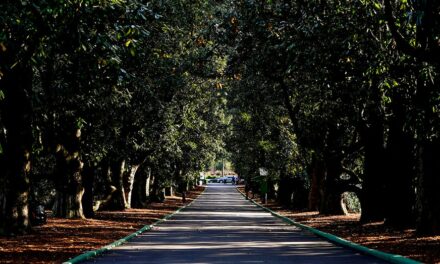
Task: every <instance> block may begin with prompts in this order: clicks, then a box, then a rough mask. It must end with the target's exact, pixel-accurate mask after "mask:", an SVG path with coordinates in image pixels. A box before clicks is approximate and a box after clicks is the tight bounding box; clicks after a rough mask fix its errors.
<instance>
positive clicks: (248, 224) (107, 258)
mask: <svg viewBox="0 0 440 264" xmlns="http://www.w3.org/2000/svg"><path fill="white" fill-rule="evenodd" d="M91 262H93V263H385V262H383V261H381V260H378V259H375V258H373V257H368V256H363V255H361V254H358V253H356V252H353V251H351V250H348V249H344V248H341V247H338V246H335V245H333V244H331V243H329V242H327V241H325V240H322V239H320V238H317V237H315V236H313V235H311V234H309V233H307V232H303V231H301V230H300V229H298V228H296V227H294V226H289V225H286V224H284V223H283V222H282V221H281V220H279V219H277V218H275V217H273V216H272V215H270V214H269V213H266V212H264V211H262V210H261V209H260V208H258V207H256V206H255V205H253V204H251V203H250V202H249V201H246V200H245V199H243V197H242V196H241V195H240V194H239V193H238V192H237V191H236V189H235V186H231V185H229V184H228V185H224V184H213V185H209V186H208V188H207V189H206V191H205V192H204V193H203V194H202V195H201V196H200V197H199V198H198V199H197V200H196V202H194V203H193V204H192V205H191V206H190V207H188V208H186V209H184V210H182V211H181V212H180V213H178V214H177V215H175V216H174V217H173V218H171V219H170V220H168V221H167V222H165V223H163V224H160V225H159V226H157V227H156V228H154V230H152V231H147V232H145V233H143V234H141V235H140V236H138V237H136V238H134V239H133V240H131V241H130V242H129V243H127V244H124V245H122V246H120V247H117V248H115V249H114V250H111V251H109V252H108V253H106V254H104V255H103V256H102V257H99V258H97V259H94V260H92V261H91Z"/></svg>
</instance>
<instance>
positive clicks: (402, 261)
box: [237, 188, 421, 264]
mask: <svg viewBox="0 0 440 264" xmlns="http://www.w3.org/2000/svg"><path fill="white" fill-rule="evenodd" d="M237 191H238V192H239V193H240V194H241V195H243V196H244V197H245V198H246V194H244V193H242V192H241V191H240V190H239V189H238V188H237ZM248 200H249V201H250V202H252V203H253V204H255V205H256V206H258V207H260V208H261V209H263V210H264V211H266V212H269V213H270V214H272V215H273V216H275V217H277V218H279V219H281V220H283V222H285V223H287V224H289V225H294V226H296V227H299V228H301V229H303V230H306V231H309V232H310V233H312V234H314V235H316V236H318V237H322V238H324V239H326V240H328V241H330V242H332V243H334V244H336V245H339V246H343V247H346V248H349V249H352V250H355V251H357V252H360V253H362V254H365V255H370V256H374V257H376V258H379V259H382V260H385V261H388V262H390V263H395V264H419V263H421V262H418V261H416V260H413V259H410V258H406V257H404V256H401V255H395V254H389V253H385V252H382V251H379V250H376V249H371V248H367V247H364V246H361V245H359V244H356V243H353V242H350V241H348V240H345V239H343V238H340V237H337V236H335V235H332V234H329V233H326V232H323V231H320V230H318V229H315V228H313V227H310V226H307V225H303V224H300V223H298V222H295V221H294V220H292V219H290V218H288V217H285V216H282V215H280V214H278V213H276V212H274V211H272V210H271V209H269V208H267V207H264V206H262V205H261V204H259V203H257V202H256V201H254V200H253V199H250V198H248Z"/></svg>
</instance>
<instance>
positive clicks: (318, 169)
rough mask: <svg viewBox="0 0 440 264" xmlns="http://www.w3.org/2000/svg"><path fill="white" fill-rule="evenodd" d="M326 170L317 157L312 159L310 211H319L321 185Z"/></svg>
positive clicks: (314, 156)
mask: <svg viewBox="0 0 440 264" xmlns="http://www.w3.org/2000/svg"><path fill="white" fill-rule="evenodd" d="M324 174H325V169H324V164H323V162H322V161H320V160H319V159H318V158H317V157H316V155H313V157H312V164H311V165H310V191H309V203H308V208H309V210H313V211H315V210H319V204H320V201H321V194H320V189H321V183H322V180H323V179H324Z"/></svg>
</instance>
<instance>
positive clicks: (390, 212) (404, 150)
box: [384, 94, 416, 228]
mask: <svg viewBox="0 0 440 264" xmlns="http://www.w3.org/2000/svg"><path fill="white" fill-rule="evenodd" d="M401 101H402V99H401V98H400V96H399V95H398V94H396V95H394V96H393V99H392V111H393V118H392V119H391V120H390V129H389V133H388V144H387V157H389V166H388V170H387V171H386V172H387V177H386V178H385V179H384V180H385V181H386V192H385V195H386V198H387V199H385V201H386V204H385V207H386V210H385V218H386V220H385V223H386V224H387V225H390V226H393V227H395V228H407V227H412V226H414V224H415V212H414V210H413V207H414V204H415V186H414V179H415V174H416V172H415V171H414V167H415V155H414V153H413V149H414V147H415V142H414V139H413V136H411V135H410V134H409V133H408V132H406V131H405V122H406V113H405V109H404V106H403V103H402V102H401Z"/></svg>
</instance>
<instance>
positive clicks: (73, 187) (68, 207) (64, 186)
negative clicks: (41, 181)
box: [52, 129, 85, 218]
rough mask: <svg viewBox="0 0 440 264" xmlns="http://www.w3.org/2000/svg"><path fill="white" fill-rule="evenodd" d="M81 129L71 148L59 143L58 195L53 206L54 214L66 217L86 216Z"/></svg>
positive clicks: (57, 167) (57, 154) (57, 157)
mask: <svg viewBox="0 0 440 264" xmlns="http://www.w3.org/2000/svg"><path fill="white" fill-rule="evenodd" d="M80 136H81V131H80V129H77V131H76V133H75V135H74V136H73V137H74V139H73V141H77V142H72V143H71V144H69V145H70V146H69V149H70V150H68V149H67V148H65V147H64V146H61V145H58V146H57V150H56V154H55V157H56V168H55V182H56V197H55V203H54V206H53V208H52V211H53V214H54V215H55V216H57V217H65V218H85V217H84V213H83V207H82V197H83V194H84V188H83V186H82V177H81V170H82V168H83V165H84V164H83V163H82V162H81V159H80V156H79V153H78V149H79V138H80Z"/></svg>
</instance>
